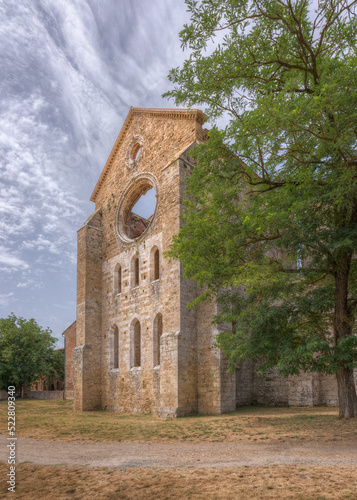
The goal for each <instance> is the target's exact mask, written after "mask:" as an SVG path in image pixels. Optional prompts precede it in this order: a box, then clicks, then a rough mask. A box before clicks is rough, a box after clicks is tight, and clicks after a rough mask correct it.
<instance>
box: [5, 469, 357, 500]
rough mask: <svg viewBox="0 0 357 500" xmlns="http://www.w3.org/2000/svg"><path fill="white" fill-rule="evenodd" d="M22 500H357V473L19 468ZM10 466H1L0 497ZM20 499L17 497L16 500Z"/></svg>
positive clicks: (305, 470)
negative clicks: (90, 499)
mask: <svg viewBox="0 0 357 500" xmlns="http://www.w3.org/2000/svg"><path fill="white" fill-rule="evenodd" d="M16 472H17V481H16V482H17V485H16V498H17V499H26V500H33V499H53V498H56V499H58V500H60V499H73V500H78V499H82V498H95V499H112V500H114V499H135V500H141V499H145V500H150V499H155V500H175V499H180V500H181V499H205V500H211V499H212V500H213V499H225V500H227V499H239V500H245V499H297V500H323V499H326V500H327V499H334V500H337V499H356V498H357V478H356V468H354V467H351V466H344V467H336V466H334V467H326V466H324V467H323V466H275V467H244V468H236V469H229V470H227V469H223V470H215V469H201V470H192V469H183V468H181V469H176V470H172V469H104V468H100V469H85V468H79V467H77V468H68V467H60V466H57V467H49V466H34V465H32V464H28V463H24V464H20V465H18V466H17V470H16ZM6 473H7V465H5V464H1V463H0V497H3V495H5V494H6V489H7V486H6V479H4V478H5V477H6ZM14 497H15V495H14Z"/></svg>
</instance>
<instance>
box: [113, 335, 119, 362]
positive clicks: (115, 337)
mask: <svg viewBox="0 0 357 500" xmlns="http://www.w3.org/2000/svg"><path fill="white" fill-rule="evenodd" d="M113 368H114V369H116V368H119V331H118V327H117V326H114V327H113Z"/></svg>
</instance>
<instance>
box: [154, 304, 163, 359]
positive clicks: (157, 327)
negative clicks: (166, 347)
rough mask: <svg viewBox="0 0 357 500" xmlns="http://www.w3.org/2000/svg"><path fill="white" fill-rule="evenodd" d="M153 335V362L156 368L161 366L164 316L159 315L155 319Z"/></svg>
mask: <svg viewBox="0 0 357 500" xmlns="http://www.w3.org/2000/svg"><path fill="white" fill-rule="evenodd" d="M153 333H154V335H153V362H154V366H158V365H160V342H161V336H162V314H161V313H158V314H157V315H156V316H155V319H154V332H153Z"/></svg>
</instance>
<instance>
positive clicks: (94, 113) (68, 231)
mask: <svg viewBox="0 0 357 500" xmlns="http://www.w3.org/2000/svg"><path fill="white" fill-rule="evenodd" d="M0 17H1V23H0V46H1V52H0V57H1V73H0V103H1V104H0V105H1V113H0V121H1V123H0V168H1V176H0V191H1V194H0V273H1V276H0V317H6V316H7V315H8V314H10V313H11V312H14V313H15V314H16V315H17V316H22V317H24V318H32V317H33V318H35V319H36V321H37V322H38V323H39V324H40V325H41V326H43V327H49V328H51V330H52V331H53V334H54V336H55V337H57V338H59V339H60V343H59V345H62V338H61V333H62V331H63V330H65V329H66V328H67V326H69V325H70V324H71V323H72V322H73V321H74V319H75V311H76V238H77V230H78V229H79V227H80V226H81V225H82V223H83V222H84V221H85V220H86V218H87V217H88V216H89V215H90V214H91V213H92V211H93V209H94V204H92V203H91V202H90V201H89V197H90V195H91V193H92V191H93V189H94V186H95V184H96V181H97V179H98V177H99V175H100V173H101V171H102V168H103V167H104V164H105V162H106V160H107V157H108V155H109V153H110V151H111V148H112V146H113V144H114V141H115V139H116V137H117V135H118V133H119V131H120V128H121V126H122V124H123V122H124V120H125V117H126V115H127V113H128V111H129V108H130V106H139V107H174V104H173V103H172V102H169V101H167V100H164V99H162V97H161V94H162V93H163V92H165V91H166V90H168V88H170V85H169V82H168V80H167V74H168V72H169V70H170V68H172V67H175V66H179V65H180V64H181V63H182V62H183V60H184V58H185V54H183V52H182V50H181V48H180V41H179V37H178V32H179V31H180V29H182V26H183V24H184V22H187V21H188V20H189V17H188V14H187V13H186V7H185V4H184V1H183V0H176V1H175V0H151V1H150V2H149V1H147V0H146V1H144V0H132V1H131V2H129V1H128V0H117V1H116V0H101V1H100V2H99V1H98V0H86V1H85V0H33V1H31V2H22V1H15V0H8V1H6V2H2V3H1V4H0Z"/></svg>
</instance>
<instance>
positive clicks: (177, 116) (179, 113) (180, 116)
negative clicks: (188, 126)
mask: <svg viewBox="0 0 357 500" xmlns="http://www.w3.org/2000/svg"><path fill="white" fill-rule="evenodd" d="M136 115H146V116H151V117H155V116H159V117H162V118H169V119H171V120H172V119H174V120H194V121H197V122H198V123H200V124H201V125H202V124H203V122H204V121H205V119H206V115H205V114H204V113H203V112H202V111H201V110H199V109H162V108H133V107H131V108H130V111H129V113H128V116H127V117H126V119H125V121H124V124H123V126H122V128H121V130H120V132H119V135H118V138H117V140H116V141H115V144H114V146H113V149H112V150H111V152H110V155H109V158H108V160H107V162H106V164H105V166H104V168H103V171H102V173H101V174H100V177H99V179H98V182H97V184H96V186H95V188H94V191H93V193H92V196H91V197H90V200H91V201H93V202H95V200H96V197H97V194H98V192H99V190H100V188H101V186H102V184H103V182H104V180H105V178H106V176H107V173H108V172H109V170H110V168H111V166H112V164H113V162H114V159H115V157H116V154H117V152H118V150H119V148H120V146H121V144H122V142H123V140H124V138H125V135H126V132H127V130H128V129H129V127H130V125H131V122H132V121H133V118H134V116H136Z"/></svg>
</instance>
